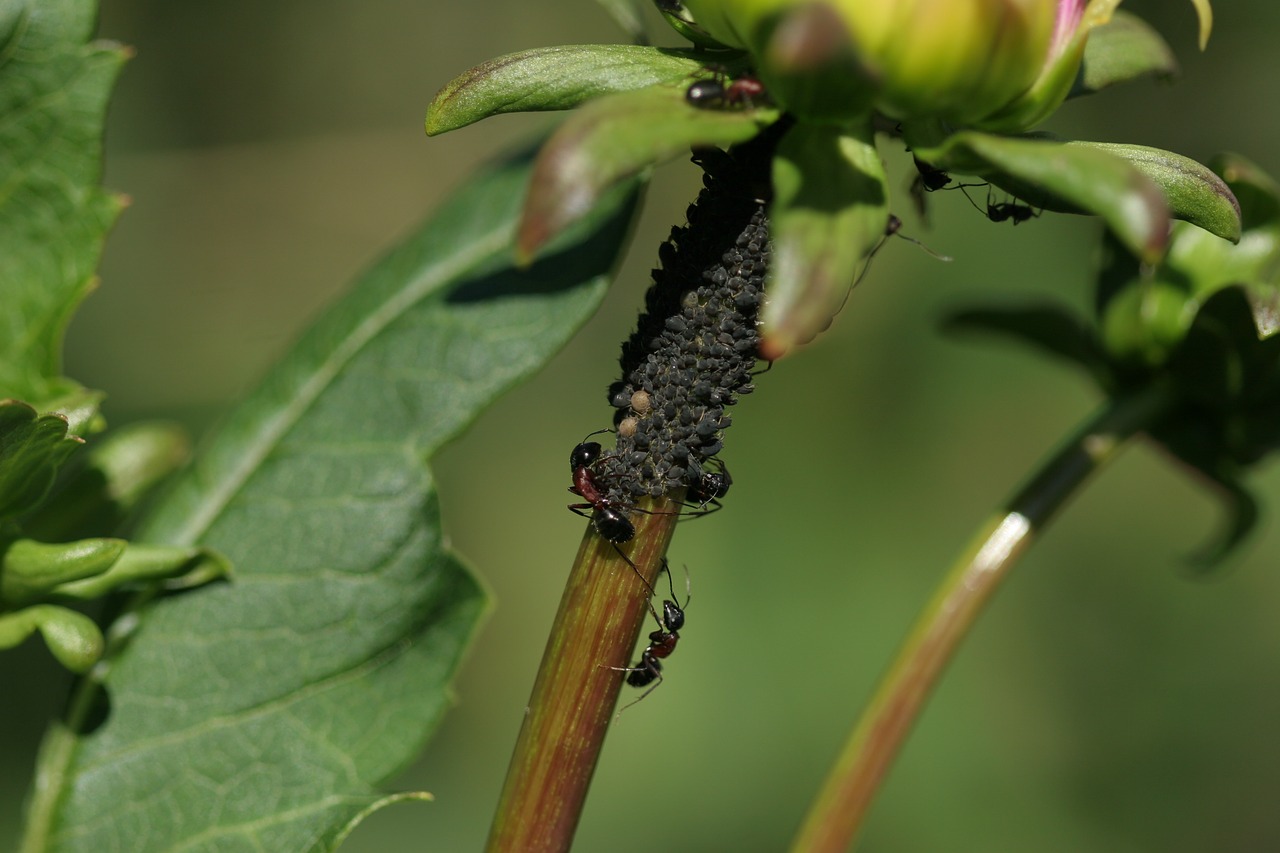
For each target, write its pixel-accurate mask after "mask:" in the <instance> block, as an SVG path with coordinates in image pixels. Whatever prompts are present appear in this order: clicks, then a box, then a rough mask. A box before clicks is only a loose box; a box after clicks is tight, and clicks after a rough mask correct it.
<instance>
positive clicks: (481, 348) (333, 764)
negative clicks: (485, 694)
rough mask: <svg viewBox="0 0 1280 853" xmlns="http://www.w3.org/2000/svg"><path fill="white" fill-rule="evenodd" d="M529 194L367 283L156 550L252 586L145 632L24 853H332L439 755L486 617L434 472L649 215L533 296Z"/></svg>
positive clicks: (495, 183) (132, 641)
mask: <svg viewBox="0 0 1280 853" xmlns="http://www.w3.org/2000/svg"><path fill="white" fill-rule="evenodd" d="M529 170H530V164H529V157H528V156H524V157H521V158H519V159H518V160H513V161H510V162H507V163H505V164H503V165H501V166H499V167H497V168H496V169H494V170H492V171H491V172H489V173H488V174H487V175H485V176H484V177H483V178H481V179H478V180H476V181H475V182H473V183H472V184H471V185H469V186H468V187H467V188H466V189H464V190H463V191H461V192H460V193H459V194H457V195H456V196H455V197H454V198H453V199H452V200H451V201H450V202H449V203H447V204H446V205H445V206H444V208H443V209H442V210H440V211H439V212H438V213H437V214H436V215H435V216H434V217H433V218H432V219H431V221H430V222H428V223H427V224H426V225H425V226H424V227H423V228H421V229H420V230H419V231H418V232H417V233H415V234H414V235H413V236H411V237H410V238H409V239H408V240H407V241H406V242H405V243H404V244H403V245H401V246H400V247H399V248H397V249H396V250H394V251H393V252H391V253H390V254H389V255H388V256H387V257H386V258H385V259H384V260H383V261H382V262H381V263H379V264H378V265H377V266H375V267H374V268H373V269H372V270H371V271H370V272H369V273H368V274H366V276H365V277H364V278H363V279H362V280H361V281H360V282H359V283H358V285H357V287H356V289H355V290H354V292H352V293H351V294H350V295H349V296H348V297H347V298H346V299H344V300H342V301H341V302H340V303H339V304H338V305H337V306H335V308H334V309H333V310H331V311H330V312H328V314H327V315H326V316H325V317H324V318H323V319H322V320H321V321H320V322H319V323H318V324H317V325H316V326H315V327H313V328H312V329H311V330H310V332H309V333H308V334H306V335H305V336H304V338H303V339H302V341H301V342H300V343H299V344H298V346H297V347H296V348H295V349H294V351H293V352H292V353H291V354H290V355H289V356H288V357H287V358H286V359H285V360H284V361H283V362H282V363H281V364H280V365H279V367H278V368H277V369H276V370H275V371H274V372H273V373H272V374H271V376H270V377H269V379H268V380H267V381H266V383H265V384H264V385H263V386H262V387H261V388H260V389H259V390H258V391H257V392H256V393H255V394H254V395H253V396H252V397H251V399H250V400H249V401H248V402H247V403H245V404H244V405H243V406H242V407H240V408H239V409H238V410H237V411H236V413H235V414H234V415H233V417H232V418H231V419H230V421H229V422H228V423H227V424H226V425H225V427H224V428H223V429H222V430H221V432H220V433H219V435H218V436H217V438H216V440H215V441H214V442H213V444H212V445H211V446H209V447H208V448H207V449H206V451H205V452H204V453H203V454H201V455H200V456H199V457H198V459H197V461H196V462H195V465H194V467H193V468H192V470H191V471H190V472H189V473H188V474H187V475H186V477H185V478H184V479H183V480H181V481H180V483H179V485H178V487H177V488H176V489H175V490H174V491H173V492H172V493H171V494H170V495H169V496H168V498H167V500H165V501H164V503H163V504H162V505H161V506H160V508H159V509H158V510H157V511H156V512H155V514H154V516H153V517H152V519H151V520H150V523H149V524H147V525H145V526H144V528H143V530H142V532H141V535H140V536H139V539H141V540H142V541H147V542H157V543H164V544H170V545H192V544H197V543H198V544H202V545H205V546H210V547H213V548H216V549H218V550H219V551H221V552H222V553H224V554H225V555H226V556H227V557H228V558H230V560H231V561H232V562H233V563H234V565H235V567H236V576H235V580H234V581H233V582H232V583H229V584H217V585H213V586H209V587H206V588H203V589H200V590H197V591H194V592H191V593H187V594H184V595H181V596H175V597H171V598H167V599H162V600H159V601H157V602H155V603H154V604H153V605H151V606H150V607H148V608H146V609H144V610H143V611H141V613H140V615H139V617H138V625H137V628H136V630H135V631H134V632H133V634H132V635H131V636H130V637H129V638H128V639H126V640H123V641H122V649H121V650H120V651H119V652H118V653H115V654H114V655H113V658H114V659H113V661H112V664H111V667H110V669H109V671H108V672H107V674H106V677H105V679H104V684H103V687H104V688H105V691H106V694H107V696H108V698H109V703H108V707H109V711H108V713H107V714H106V718H105V721H103V722H102V723H101V725H99V726H98V727H97V728H94V729H92V730H91V731H90V730H87V724H86V719H85V717H84V715H74V714H73V718H72V719H71V721H70V723H69V724H67V725H64V726H59V727H57V728H56V729H55V730H54V731H53V732H52V733H51V734H50V736H49V738H48V740H47V742H46V744H45V746H44V748H43V751H42V755H41V759H40V765H39V771H38V772H39V780H38V791H39V794H38V796H37V798H36V800H35V802H34V806H33V808H32V811H31V817H30V825H29V835H28V839H27V846H26V847H25V848H24V850H25V851H27V853H35V851H79V850H83V851H90V850H91V851H94V853H109V852H110V851H119V853H125V852H126V851H127V853H140V851H152V850H155V851H160V850H165V851H168V850H176V849H184V850H220V851H221V850H271V851H277V850H279V851H286V850H287V851H300V850H332V849H334V847H335V846H336V844H337V843H338V841H339V840H340V838H341V837H342V836H343V835H344V834H345V832H346V828H347V827H349V826H350V825H351V823H352V821H354V820H356V819H357V818H358V816H359V815H360V814H361V813H362V811H363V810H365V809H367V808H369V807H371V806H372V805H373V804H376V803H377V802H379V795H378V794H377V793H376V790H375V786H377V785H378V784H379V783H381V782H382V781H384V780H386V779H387V778H388V777H389V776H390V775H391V774H393V773H395V772H396V771H397V770H398V769H399V768H401V767H403V766H404V765H405V763H406V762H408V761H409V760H410V759H411V758H412V757H413V756H414V755H415V754H416V752H417V751H418V750H419V748H420V747H421V745H422V743H423V742H424V740H425V739H426V738H427V737H428V735H429V734H430V733H431V732H432V731H433V729H434V728H435V726H436V725H437V723H438V722H439V720H440V717H441V715H442V714H443V712H444V711H445V709H446V707H447V705H448V704H449V694H448V687H447V685H448V682H449V680H450V678H451V676H452V673H453V671H454V669H455V667H456V666H457V664H458V660H459V656H460V654H461V653H462V651H463V649H464V647H465V646H466V644H467V642H468V640H469V638H470V636H471V634H472V631H473V629H474V627H475V624H476V621H477V619H478V618H479V616H480V615H481V612H482V610H483V609H484V599H485V596H484V593H483V591H482V589H481V587H480V584H479V583H478V581H477V580H476V579H475V578H474V577H473V576H472V575H471V573H470V572H469V571H468V570H467V569H466V568H465V567H464V566H463V565H462V564H461V563H460V562H459V561H458V559H457V557H455V556H454V555H452V554H451V553H450V552H449V551H448V549H447V547H446V544H445V542H444V537H443V535H442V532H441V529H440V516H439V499H438V496H437V494H436V491H435V486H434V483H433V480H432V477H431V474H430V472H429V471H428V469H427V466H426V462H427V459H428V458H429V457H430V456H431V454H432V453H433V452H434V451H435V450H436V449H437V448H439V447H440V445H441V444H442V443H443V442H445V441H446V440H448V439H449V438H450V437H452V436H455V435H457V434H458V432H459V431H460V430H462V429H463V427H465V426H466V425H467V424H468V423H469V422H470V421H471V420H472V419H473V418H474V417H475V416H476V414H477V413H478V412H479V411H480V409H482V408H483V407H484V406H485V405H486V404H487V403H489V402H490V401H491V400H493V399H494V397H496V396H497V395H498V394H499V393H501V392H502V390H503V389H505V388H507V387H509V386H511V385H512V384H513V383H514V382H516V381H517V380H519V379H521V378H522V377H526V376H528V375H529V374H530V373H532V372H533V371H535V370H537V369H538V368H539V367H540V366H541V365H542V364H543V363H545V361H546V360H547V359H548V358H549V357H550V355H551V354H552V353H553V352H555V351H556V350H557V349H559V347H560V346H561V345H562V344H563V343H564V342H565V341H566V340H567V339H568V337H569V335H570V334H571V333H572V332H573V330H574V329H575V328H577V326H578V325H579V324H581V323H582V322H583V321H584V320H585V319H586V317H587V316H588V315H589V314H590V313H591V312H592V310H593V309H594V308H595V306H596V305H597V303H598V301H599V299H600V298H601V297H602V295H603V293H604V290H605V287H606V284H607V279H608V277H609V275H610V271H611V269H612V267H613V265H614V263H615V260H616V258H617V256H618V254H619V252H620V249H621V246H622V243H623V241H624V238H625V235H626V232H627V227H628V222H629V214H630V210H631V205H630V203H629V202H630V200H631V199H633V198H634V193H632V192H628V193H617V194H614V195H613V196H610V197H606V198H605V199H604V200H602V203H601V204H600V205H599V206H597V208H596V209H594V210H593V211H592V212H591V214H590V215H589V216H588V217H587V218H586V219H584V220H583V221H582V222H581V223H580V225H579V227H578V228H576V229H574V230H573V231H571V232H569V233H567V234H566V235H564V237H563V239H562V240H560V241H559V242H558V244H557V245H555V246H552V247H550V249H549V251H548V255H547V257H546V258H545V260H543V261H542V262H540V263H538V264H535V265H533V266H532V267H531V268H529V269H527V270H523V271H520V270H517V269H515V268H513V266H512V262H511V260H510V258H511V252H510V245H511V240H512V236H513V234H514V229H515V221H516V217H517V214H518V212H519V208H520V199H521V197H522V195H523V190H524V186H525V183H526V182H527V180H528V177H529ZM84 689H86V690H92V689H94V685H92V684H89V685H86V687H85V688H84ZM91 704H92V703H90V702H87V701H85V700H84V694H82V696H81V699H80V700H78V701H77V702H76V703H75V704H74V705H73V708H75V709H78V710H81V711H83V710H85V709H86V708H87V707H89V706H90V705H91ZM86 713H87V711H86Z"/></svg>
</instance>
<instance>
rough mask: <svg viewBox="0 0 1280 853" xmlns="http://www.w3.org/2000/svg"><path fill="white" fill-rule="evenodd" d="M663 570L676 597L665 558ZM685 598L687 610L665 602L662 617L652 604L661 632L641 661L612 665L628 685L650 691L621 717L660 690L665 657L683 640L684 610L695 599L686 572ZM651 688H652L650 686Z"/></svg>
mask: <svg viewBox="0 0 1280 853" xmlns="http://www.w3.org/2000/svg"><path fill="white" fill-rule="evenodd" d="M662 571H664V572H666V573H667V584H668V587H669V588H670V589H671V598H675V597H676V590H675V585H674V583H673V582H672V580H671V566H670V565H669V564H668V563H667V558H666V557H663V558H662ZM684 582H685V598H684V607H681V606H680V605H678V604H676V603H675V602H674V601H672V600H670V599H667V600H664V601H663V602H662V617H661V618H659V617H658V612H657V611H656V610H654V608H653V605H652V604H650V605H649V612H650V613H652V614H653V618H654V620H656V621H657V623H658V630H656V631H651V632H650V633H649V645H647V646H645V649H644V651H643V652H641V653H640V661H639V663H637V664H636V665H635V666H611V667H609V669H612V670H615V671H617V672H625V673H626V674H627V684H629V685H631V686H632V687H648V688H649V689H648V690H646V691H645V692H643V693H641V694H640V696H639V697H638V698H636V699H633V700H631V701H630V702H628V703H627V704H626V705H623V706H622V707H621V708H619V709H618V715H619V716H621V715H622V712H623V711H625V710H627V709H628V708H630V707H631V706H632V705H634V704H636V703H637V702H639V701H640V700H641V699H643V698H645V697H646V696H648V695H649V694H650V693H652V692H653V691H655V690H657V689H658V685H659V684H661V683H662V663H661V660H662V659H663V658H666V657H669V656H670V655H671V653H672V652H674V651H675V650H676V643H678V642H679V641H680V634H679V631H680V629H681V628H683V627H684V608H686V607H688V606H689V601H690V599H691V598H692V596H691V595H690V593H689V573H688V570H686V571H685V577H684ZM650 685H652V686H650Z"/></svg>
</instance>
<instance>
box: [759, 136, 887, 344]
mask: <svg viewBox="0 0 1280 853" xmlns="http://www.w3.org/2000/svg"><path fill="white" fill-rule="evenodd" d="M773 184H774V201H773V205H772V207H771V208H770V213H769V219H770V233H771V235H772V240H773V256H772V262H771V264H772V267H771V269H770V270H769V284H768V293H769V299H768V301H767V302H766V303H765V308H764V316H763V324H764V328H763V337H764V340H763V345H762V348H763V355H764V356H765V357H766V358H776V357H778V356H780V355H781V354H782V353H784V352H786V351H787V350H788V349H790V348H791V347H792V346H795V345H796V344H802V343H806V342H807V341H809V340H812V339H813V338H814V336H816V335H817V334H818V333H819V332H821V331H822V330H823V329H825V328H827V326H829V325H831V319H832V317H834V316H835V314H836V312H837V311H839V310H840V306H841V305H842V304H843V303H844V300H845V299H846V298H847V296H848V293H849V288H851V287H852V286H853V282H854V279H855V277H856V276H857V273H858V268H859V266H860V265H861V264H862V263H863V261H864V259H865V258H866V257H867V254H868V253H869V252H870V251H871V250H872V249H873V248H874V247H875V246H876V245H877V244H878V243H879V242H880V241H881V240H882V239H884V235H885V226H886V225H887V223H888V221H889V209H888V192H887V189H886V186H885V175H884V166H883V164H882V163H881V162H880V156H879V154H877V153H876V148H875V143H874V141H873V139H872V136H871V131H870V128H869V127H868V128H865V129H864V130H863V132H862V133H861V134H860V135H857V136H855V135H853V134H851V133H847V132H844V131H843V130H842V129H840V128H836V127H832V126H825V125H812V124H798V125H796V126H795V127H793V128H792V129H791V130H789V131H788V132H787V135H786V136H784V137H783V138H782V141H781V143H780V144H779V145H778V153H777V155H776V157H775V158H774V169H773Z"/></svg>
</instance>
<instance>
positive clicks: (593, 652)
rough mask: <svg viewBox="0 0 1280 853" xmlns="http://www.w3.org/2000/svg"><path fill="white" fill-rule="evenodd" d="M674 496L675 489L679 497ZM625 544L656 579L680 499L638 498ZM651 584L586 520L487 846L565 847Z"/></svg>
mask: <svg viewBox="0 0 1280 853" xmlns="http://www.w3.org/2000/svg"><path fill="white" fill-rule="evenodd" d="M675 497H677V498H678V497H679V496H678V495H677V496H675ZM641 508H642V509H647V510H651V511H653V512H655V513H663V514H660V515H659V514H655V515H646V514H643V513H640V514H636V515H633V516H632V517H631V518H632V521H633V522H635V527H636V535H635V538H634V539H632V540H631V541H630V542H628V543H627V544H626V545H623V546H622V548H623V550H624V551H625V552H626V554H627V556H628V557H630V558H631V560H632V562H634V563H635V565H636V567H637V568H638V569H639V571H640V573H641V574H643V575H644V577H645V580H646V581H648V583H649V585H650V587H652V586H653V584H654V583H655V581H656V579H657V576H658V572H659V571H660V570H661V565H662V556H663V554H665V553H666V551H667V546H668V545H669V544H670V543H671V535H672V533H673V532H674V530H675V522H676V518H677V516H676V515H675V513H676V512H677V511H678V510H679V508H680V506H679V504H678V503H676V502H675V501H674V500H672V498H662V499H659V500H657V501H654V502H652V503H647V504H642V505H641ZM648 601H649V589H646V588H645V586H644V585H643V584H641V583H640V579H639V578H637V577H636V573H635V572H634V571H632V569H631V566H629V565H627V563H626V561H625V560H623V559H622V557H620V556H619V555H618V552H617V550H616V549H615V548H614V546H613V545H612V544H610V543H609V542H606V541H605V540H604V539H603V538H602V537H600V536H598V535H596V533H595V531H594V530H593V529H592V528H591V527H590V526H588V527H587V532H586V535H585V536H584V537H583V539H582V545H581V546H580V547H579V548H578V557H577V559H576V560H575V561H574V564H573V568H572V570H570V573H569V581H568V583H567V584H566V586H565V590H564V597H563V598H561V600H560V610H559V612H557V613H556V619H555V623H554V624H553V625H552V627H551V636H550V637H548V638H547V647H546V650H545V651H544V652H543V653H542V663H541V665H540V666H539V668H538V677H537V680H536V681H535V682H534V685H533V696H532V697H531V698H530V699H529V707H528V708H527V709H526V711H525V718H524V724H523V725H522V726H521V727H520V736H519V738H517V740H516V748H515V753H514V754H513V755H512V757H511V766H510V767H509V768H507V780H506V782H505V783H504V785H503V788H502V797H501V799H500V800H499V801H498V813H497V814H496V815H495V816H494V821H493V827H492V828H491V829H490V832H489V844H488V847H487V848H486V849H487V850H488V851H489V853H555V851H566V850H568V849H569V846H570V845H571V844H572V842H573V834H574V831H575V830H576V829H577V826H578V818H579V816H580V815H581V814H582V805H583V803H584V801H585V800H586V797H587V788H588V787H589V786H590V784H591V776H592V774H593V773H594V772H595V768H596V761H597V760H598V759H599V757H600V748H601V746H603V744H604V736H605V732H606V731H608V728H609V723H610V722H611V720H612V718H613V709H614V706H615V705H616V704H617V701H618V692H619V691H620V690H621V688H622V683H623V675H624V673H620V672H615V671H614V670H611V669H608V668H607V667H611V666H616V667H624V666H630V665H631V653H632V650H633V649H634V648H635V645H636V638H637V637H639V635H640V630H641V628H642V627H643V626H644V622H645V620H646V619H648V618H650V617H649V615H648V614H649V605H648Z"/></svg>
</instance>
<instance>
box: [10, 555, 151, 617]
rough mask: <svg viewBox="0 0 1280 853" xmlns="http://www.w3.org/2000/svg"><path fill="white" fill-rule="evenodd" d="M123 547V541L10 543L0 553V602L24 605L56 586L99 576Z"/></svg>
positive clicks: (115, 558)
mask: <svg viewBox="0 0 1280 853" xmlns="http://www.w3.org/2000/svg"><path fill="white" fill-rule="evenodd" d="M125 544H126V543H125V541H124V540H123V539H84V540H81V541H79V542H65V543H56V544H54V543H45V542H35V541H32V540H31V539H19V540H17V541H16V542H12V543H10V544H9V545H8V547H5V548H4V549H3V551H2V552H0V601H3V602H4V603H5V604H18V605H21V604H26V603H27V602H29V601H32V600H34V599H36V598H39V597H40V596H42V595H45V594H46V593H48V592H49V591H50V590H52V589H53V588H54V587H56V586H59V585H60V584H64V583H68V582H70V581H78V580H81V579H82V578H89V577H93V576H94V575H101V574H102V573H103V572H106V571H107V570H108V569H110V568H111V566H112V564H113V563H115V562H116V561H117V560H119V559H120V555H121V554H122V553H124V549H125Z"/></svg>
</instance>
